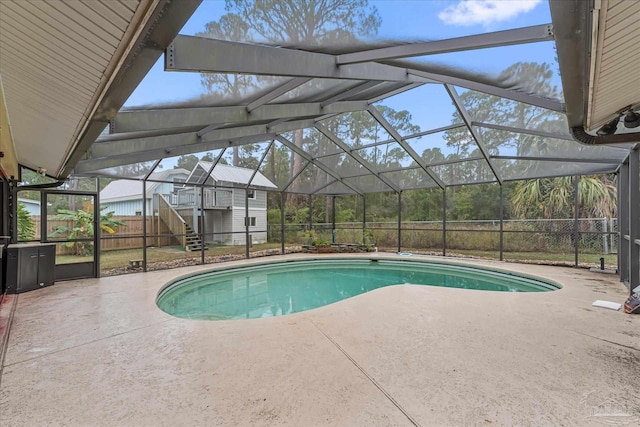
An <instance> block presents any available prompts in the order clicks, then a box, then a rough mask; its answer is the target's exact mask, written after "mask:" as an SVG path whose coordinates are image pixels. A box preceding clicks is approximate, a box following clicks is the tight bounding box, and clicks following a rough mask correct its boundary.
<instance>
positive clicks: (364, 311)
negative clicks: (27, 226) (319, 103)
mask: <svg viewBox="0 0 640 427" xmlns="http://www.w3.org/2000/svg"><path fill="white" fill-rule="evenodd" d="M377 255H378V256H380V257H383V256H389V257H391V258H395V259H397V258H400V257H398V256H396V255H391V254H390V255H384V254H377ZM334 256H335V255H334ZM318 257H321V256H318V255H315V256H312V257H309V256H303V255H287V256H278V257H269V258H262V259H253V260H248V261H241V262H233V263H225V264H245V263H253V262H265V261H268V262H271V261H275V260H277V259H292V258H318ZM345 257H346V256H345ZM414 258H425V259H436V260H438V261H442V260H443V258H442V257H437V258H430V257H417V256H414ZM452 261H455V262H458V263H464V264H471V265H480V266H489V267H495V268H499V269H502V270H507V271H516V272H521V273H526V274H532V275H536V276H540V277H543V278H546V279H551V280H553V281H556V282H558V283H560V284H562V285H563V286H564V288H563V289H562V290H559V291H555V292H544V293H507V292H504V293H500V292H488V291H472V290H463V289H451V288H438V287H429V286H411V285H402V286H393V287H388V288H381V289H377V290H375V291H372V292H369V293H366V294H363V295H360V296H357V297H355V298H351V299H347V300H344V301H340V302H338V303H335V304H332V305H329V306H325V307H321V308H318V309H315V310H311V311H307V312H303V313H297V314H292V315H288V316H283V317H274V318H264V319H255V320H231V321H215V322H212V321H194V320H185V319H178V318H174V317H172V316H170V315H168V314H166V313H164V312H162V311H160V310H159V309H158V308H157V307H156V305H155V299H156V295H157V293H158V290H159V289H160V288H161V287H162V286H163V285H164V284H165V283H166V282H167V281H168V280H170V279H172V278H175V277H178V276H181V275H184V274H187V273H190V272H195V271H200V270H206V269H211V268H215V267H217V266H219V265H222V264H219V265H207V266H200V267H186V268H180V269H174V270H165V271H157V272H150V273H139V274H130V275H124V276H116V277H107V278H101V279H88V280H76V281H70V282H63V283H58V284H56V285H55V286H52V287H50V288H45V289H41V290H38V291H33V292H30V293H25V294H20V295H18V296H12V299H11V300H10V301H8V303H6V304H4V305H3V307H2V310H3V311H4V312H5V315H6V313H7V312H8V311H10V310H11V309H13V310H12V311H13V316H12V321H11V325H10V330H9V338H8V342H7V345H6V353H5V357H4V361H3V366H2V371H1V372H0V375H1V376H0V425H3V426H19V425H25V426H32V425H68V426H75V425H108V426H118V425H122V426H142V425H144V426H146V425H149V426H160V425H206V426H212V425H225V426H228V425H241V426H244V425H247V426H252V425H281V424H288V425H295V426H315V425H338V426H343V425H344V426H360V425H361V426H376V425H379V426H394V425H398V426H405V425H408V426H411V425H421V426H435V425H437V426H448V425H452V426H460V425H576V426H585V425H608V424H609V425H610V424H613V423H615V424H616V425H623V424H625V423H626V424H628V425H638V424H639V423H640V387H638V378H639V377H638V374H639V373H640V370H639V367H640V316H637V315H636V316H633V315H627V314H624V313H623V312H622V311H613V310H607V309H602V308H595V307H592V306H591V303H592V302H593V301H595V300H597V299H602V300H610V301H615V302H620V303H621V302H623V301H624V299H625V297H626V294H627V291H626V288H625V287H624V286H623V285H622V284H621V283H619V282H618V277H617V276H615V275H606V274H598V273H593V272H589V271H587V270H581V269H572V268H566V267H549V266H538V265H523V264H512V263H508V264H507V263H500V262H492V261H479V260H461V259H455V260H452Z"/></svg>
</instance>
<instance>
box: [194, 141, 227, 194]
mask: <svg viewBox="0 0 640 427" xmlns="http://www.w3.org/2000/svg"><path fill="white" fill-rule="evenodd" d="M226 151H227V149H226V148H223V149H222V150H220V154H218V157H216V158H215V159H214V160H213V162H211V167H210V168H209V170H208V171H207V174H206V175H205V176H204V177H203V180H202V182H199V183H198V184H200V185H205V184H206V183H207V180H208V179H209V178H210V177H211V174H212V173H213V170H214V169H215V168H216V166H217V165H218V163H220V159H222V156H224V153H225V152H226Z"/></svg>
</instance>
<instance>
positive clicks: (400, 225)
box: [398, 191, 402, 253]
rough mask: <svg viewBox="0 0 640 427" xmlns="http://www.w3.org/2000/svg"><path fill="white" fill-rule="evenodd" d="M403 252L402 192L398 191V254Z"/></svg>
mask: <svg viewBox="0 0 640 427" xmlns="http://www.w3.org/2000/svg"><path fill="white" fill-rule="evenodd" d="M400 252H402V191H398V253H400Z"/></svg>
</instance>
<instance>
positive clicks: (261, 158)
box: [246, 141, 273, 188]
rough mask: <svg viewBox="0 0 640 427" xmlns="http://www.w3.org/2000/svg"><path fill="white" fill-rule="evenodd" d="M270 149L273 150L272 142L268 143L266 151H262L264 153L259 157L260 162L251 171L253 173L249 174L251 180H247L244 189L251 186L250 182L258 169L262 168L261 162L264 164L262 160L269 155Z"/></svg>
mask: <svg viewBox="0 0 640 427" xmlns="http://www.w3.org/2000/svg"><path fill="white" fill-rule="evenodd" d="M272 148H273V141H271V142H270V143H269V146H268V147H267V149H266V150H264V153H262V157H260V161H258V165H257V166H256V168H255V169H254V170H253V173H252V174H251V178H249V181H248V182H247V186H246V188H249V187H250V186H251V182H252V181H253V178H255V177H256V174H257V173H258V169H260V166H262V162H264V159H265V158H266V157H267V154H269V151H271V149H272Z"/></svg>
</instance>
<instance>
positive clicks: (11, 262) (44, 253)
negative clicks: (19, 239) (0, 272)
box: [6, 243, 56, 294]
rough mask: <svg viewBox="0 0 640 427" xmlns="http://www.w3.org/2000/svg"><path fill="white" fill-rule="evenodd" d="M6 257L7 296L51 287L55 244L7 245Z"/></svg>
mask: <svg viewBox="0 0 640 427" xmlns="http://www.w3.org/2000/svg"><path fill="white" fill-rule="evenodd" d="M6 257H7V259H6V263H7V264H6V266H7V272H6V279H7V283H6V288H7V293H8V294H19V293H21V292H27V291H31V290H34V289H39V288H43V287H45V286H51V285H53V283H54V269H55V264H56V245H55V243H28V244H16V245H9V246H8V247H7V252H6Z"/></svg>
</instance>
